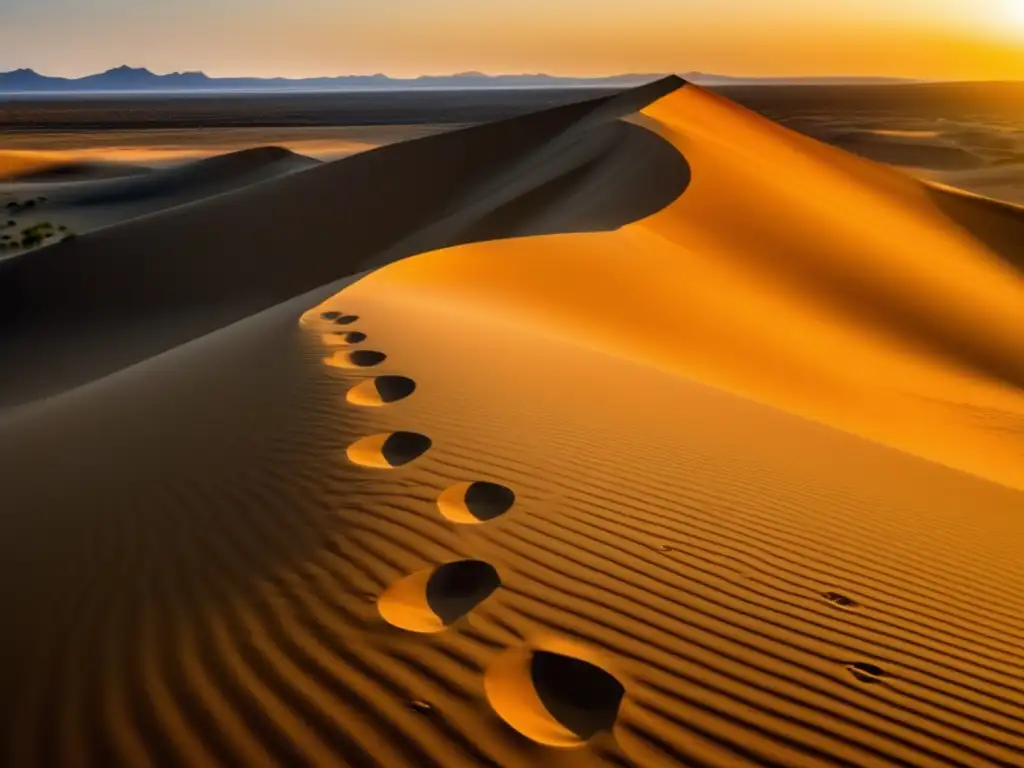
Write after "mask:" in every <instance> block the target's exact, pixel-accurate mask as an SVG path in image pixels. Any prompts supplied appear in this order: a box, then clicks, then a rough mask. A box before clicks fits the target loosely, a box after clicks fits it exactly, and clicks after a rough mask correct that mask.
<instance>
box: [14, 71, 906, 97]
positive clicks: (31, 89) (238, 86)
mask: <svg viewBox="0 0 1024 768" xmlns="http://www.w3.org/2000/svg"><path fill="white" fill-rule="evenodd" d="M659 77H662V75H661V74H630V75H615V76H612V77H560V76H556V75H485V74H483V73H482V72H461V73H458V74H454V75H423V76H421V77H416V78H408V79H403V78H393V77H388V76H387V75H382V74H376V75H343V76H340V77H311V78H301V79H289V78H284V77H271V78H259V77H210V76H208V75H206V74H205V73H203V72H172V73H170V74H168V75H157V74H154V73H153V72H150V71H149V70H148V69H145V68H136V67H127V66H122V67H116V68H114V69H108V70H107V71H106V72H100V73H98V74H95V75H87V76H86V77H78V78H66V77H49V76H47V75H41V74H39V73H38V72H36V71H35V70H32V69H16V70H14V71H13V72H0V93H54V92H80V93H90V92H105V91H118V92H131V91H135V92H140V91H235V90H245V91H253V90H260V91H265V90H266V91H280V90H305V91H326V90H339V91H341V90H357V89H363V90H365V89H375V90H377V89H394V90H408V89H415V88H502V87H504V88H540V87H573V86H601V87H616V86H622V87H624V88H625V87H629V86H633V85H638V84H640V83H645V82H649V81H651V80H655V79H657V78H659ZM682 77H684V78H685V79H687V80H689V81H691V82H694V83H697V84H699V85H813V84H829V85H852V84H860V85H864V84H890V83H905V82H913V81H909V80H900V79H898V78H879V77H872V78H864V77H802V78H801V77H797V78H793V77H787V78H783V77H775V78H748V77H728V76H725V75H711V74H705V73H703V72H689V73H687V74H684V75H682Z"/></svg>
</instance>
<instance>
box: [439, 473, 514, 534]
mask: <svg viewBox="0 0 1024 768" xmlns="http://www.w3.org/2000/svg"><path fill="white" fill-rule="evenodd" d="M515 501H516V495H515V493H514V492H513V491H512V489H511V488H506V487H505V486H503V485H498V484H497V483H486V482H475V483H459V484H458V485H453V486H452V487H451V488H449V489H448V490H446V491H444V493H442V494H441V496H440V497H439V498H438V500H437V506H438V509H440V510H441V514H442V515H443V516H444V517H445V519H447V520H448V521H449V522H452V523H459V524H462V525H476V524H478V523H486V522H488V521H490V520H494V519H495V518H497V517H501V516H502V515H503V514H505V513H506V512H508V511H509V510H510V509H511V508H512V505H513V504H515Z"/></svg>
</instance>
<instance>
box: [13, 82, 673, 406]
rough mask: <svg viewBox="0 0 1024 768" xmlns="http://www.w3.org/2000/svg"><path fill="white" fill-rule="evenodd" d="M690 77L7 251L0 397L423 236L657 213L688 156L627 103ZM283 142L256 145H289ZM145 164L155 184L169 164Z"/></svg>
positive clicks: (280, 298) (345, 271) (378, 257)
mask: <svg viewBox="0 0 1024 768" xmlns="http://www.w3.org/2000/svg"><path fill="white" fill-rule="evenodd" d="M684 85H685V84H684V83H683V81H682V80H680V79H678V78H665V79H663V80H660V81H656V82H653V83H651V84H649V85H646V86H642V87H640V88H636V89H632V90H627V91H624V92H621V93H618V94H614V95H611V96H603V97H600V98H596V99H589V100H585V101H580V102H577V103H573V104H568V105H564V106H559V107H554V108H552V109H547V110H543V111H540V112H534V113H531V114H527V115H522V116H518V117H513V118H510V119H506V120H501V121H497V122H494V123H488V124H484V125H479V126H474V127H470V128H465V129H461V130H456V131H451V132H447V133H441V134H436V135H432V136H427V137H423V138H419V139H414V140H411V141H407V142H402V143H399V144H393V145H389V146H385V147H380V148H378V149H375V150H372V151H368V152H364V153H361V154H357V155H354V156H351V157H348V158H345V159H343V160H339V161H336V162H332V163H325V164H320V165H314V166H311V167H308V168H305V169H302V170H298V171H297V172H292V173H286V174H283V175H280V176H277V177H275V178H272V179H270V180H263V181H261V183H254V184H250V185H247V186H245V187H243V188H240V189H234V190H232V191H227V192H225V193H224V194H219V195H215V196H211V197H208V198H206V199H203V200H201V201H199V202H196V203H192V204H189V205H181V206H176V207H171V208H166V209H164V210H160V211H159V212H156V213H152V214H150V215H148V216H144V217H141V218H135V219H131V220H129V221H125V222H123V223H121V224H117V225H115V226H111V227H107V228H104V229H99V230H95V231H93V232H89V233H87V234H85V235H82V236H80V237H77V238H75V239H73V240H69V241H66V242H62V243H58V244H55V245H53V246H50V247H45V248H42V249H39V250H37V251H34V252H32V253H31V254H28V256H29V257H27V258H26V257H24V256H15V257H11V258H7V259H4V260H3V261H0V356H3V357H4V358H5V359H13V360H17V361H18V365H17V366H16V367H15V368H14V373H12V374H11V375H10V376H5V377H3V380H2V381H0V407H3V406H7V405H16V404H18V403H24V402H30V401H32V400H36V399H40V398H43V397H46V396H49V395H53V394H56V393H59V392H62V391H66V390H67V389H70V388H72V387H75V386H78V385H81V384H84V383H87V382H89V381H93V380H95V379H98V378H101V377H103V376H106V375H109V374H110V373H112V372H114V371H117V370H120V369H123V368H125V367H127V366H130V365H132V364H134V363H137V362H139V361H141V360H144V359H147V358H149V357H153V356H154V355H157V354H160V353H162V352H165V351H167V350H168V349H171V348H173V347H175V346H178V345H180V344H183V343H185V342H187V341H190V340H192V339H195V338H198V337H199V336H203V335H206V334H208V333H210V332H212V331H214V330H217V329H218V328H222V327H224V326H227V325H230V324H232V323H234V322H236V321H238V320H240V319H242V318H243V317H247V316H250V315H253V314H255V313H258V312H260V311H262V310H265V309H267V308H269V307H271V306H273V305H275V304H279V303H281V302H284V301H286V300H288V299H290V298H293V297H295V296H298V295H301V294H304V293H307V292H309V291H312V290H314V289H317V288H319V287H321V286H325V285H328V284H330V283H331V282H333V281H336V280H340V279H342V278H345V277H348V276H351V275H356V274H359V273H361V272H365V271H366V270H368V269H372V268H376V267H380V266H383V265H385V264H387V263H391V262H394V261H397V260H399V259H402V258H406V257H408V256H413V255H415V254H418V253H423V252H427V251H432V250H436V249H440V248H445V247H449V246H453V245H459V244H464V243H469V242H476V241H480V240H493V239H501V238H508V237H517V236H522V235H524V234H541V233H544V234H551V233H560V232H561V233H572V232H582V231H594V230H607V229H614V228H616V227H619V226H622V225H624V224H626V223H629V221H632V220H636V219H639V218H642V217H644V216H647V215H650V214H652V213H655V212H656V211H658V210H660V209H662V208H663V207H665V206H666V205H668V204H669V203H671V202H672V201H673V200H674V199H676V198H677V197H678V196H679V195H681V194H683V193H684V191H685V189H686V187H687V185H688V183H689V179H690V171H689V166H688V164H687V162H686V160H685V159H684V158H683V157H682V155H680V153H679V152H678V151H677V150H675V149H674V148H673V147H672V146H671V145H670V144H669V143H668V142H666V141H665V140H663V139H661V138H660V137H659V136H657V135H656V134H654V133H653V132H649V131H647V130H646V129H643V128H640V127H637V126H635V125H631V124H626V123H624V122H623V121H622V120H621V118H624V117H628V116H631V115H633V114H634V113H635V112H636V111H637V110H639V109H642V108H644V107H645V106H647V105H648V104H650V103H651V102H653V101H655V100H657V99H658V98H660V97H662V96H665V95H667V94H668V93H670V92H672V91H674V90H676V89H678V88H680V87H682V86H684ZM280 154H281V153H280V152H276V151H272V150H267V151H265V152H263V153H258V154H257V156H256V158H257V159H263V160H270V161H275V162H276V161H278V160H281V159H283V160H285V161H287V160H288V158H287V157H284V158H280V157H279V155H280ZM264 156H265V157H264ZM240 161H245V162H252V161H253V156H251V155H237V154H236V155H235V156H234V157H233V158H229V159H228V160H225V161H224V163H220V164H217V163H213V162H212V161H210V162H207V163H205V164H203V165H202V166H199V167H200V168H201V169H202V170H203V173H202V175H203V178H204V179H205V178H206V177H207V176H209V175H210V174H211V173H224V174H225V175H231V174H232V173H233V172H234V171H235V168H234V165H233V164H236V163H239V162H240ZM194 171H195V169H194V168H193V169H192V170H191V171H189V173H192V172H194ZM182 173H183V174H184V173H185V172H184V171H182ZM150 176H152V178H150ZM150 176H147V177H146V179H145V183H146V184H149V183H157V181H158V179H159V178H161V174H151V175H150ZM180 180H181V179H180V176H179V177H174V178H173V179H172V182H173V184H178V183H179V182H180ZM128 182H131V185H132V189H134V190H137V189H138V184H141V183H143V182H142V181H140V180H138V179H130V180H127V181H126V182H125V184H126V189H127V184H128ZM161 183H163V182H161ZM166 183H171V182H166ZM131 194H133V195H134V194H137V192H132V193H131ZM340 319H341V317H339V318H336V319H335V321H338V320H340ZM156 329H158V332H154V331H155V330H156ZM69 348H73V349H75V350H78V353H76V354H74V355H67V354H66V351H67V350H68V349H69ZM85 350H93V351H90V352H88V353H87V352H86V351H85Z"/></svg>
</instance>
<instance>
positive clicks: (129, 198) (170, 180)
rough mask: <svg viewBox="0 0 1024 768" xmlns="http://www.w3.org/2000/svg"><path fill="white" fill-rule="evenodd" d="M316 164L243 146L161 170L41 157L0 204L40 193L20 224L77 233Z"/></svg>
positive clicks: (3, 189)
mask: <svg viewBox="0 0 1024 768" xmlns="http://www.w3.org/2000/svg"><path fill="white" fill-rule="evenodd" d="M2 163H3V158H2V157H0V165H2ZM314 165H317V161H315V160H313V159H311V158H308V157H304V156H302V155H297V154H294V153H292V152H289V151H287V150H285V149H281V148H280V147H258V148H255V149H246V150H241V151H239V152H231V153H228V154H225V155H219V156H216V157H209V158H204V159H201V160H195V161H192V162H189V163H184V164H181V165H177V166H171V167H167V168H161V169H153V168H148V167H145V166H137V165H131V164H125V163H103V162H68V163H64V162H62V163H57V164H52V163H49V162H45V161H43V162H41V164H39V165H37V166H36V167H35V169H34V170H33V171H31V172H23V173H21V174H20V175H19V176H18V177H17V179H16V182H15V183H8V184H5V185H0V203H4V202H6V201H8V200H11V201H15V202H17V201H21V200H25V199H33V198H35V199H38V198H39V197H41V198H43V199H44V200H45V203H44V204H41V205H38V206H36V207H35V208H34V209H33V210H32V211H31V212H29V213H22V214H21V215H19V216H18V217H17V222H18V224H19V225H21V226H25V225H31V224H33V223H36V222H39V221H49V222H51V223H54V224H59V225H61V226H66V227H68V228H69V230H70V231H72V232H74V233H75V234H79V235H80V234H84V233H86V232H90V231H92V230H94V229H99V228H102V227H108V226H111V225H113V224H119V223H121V222H125V221H128V220H129V219H134V218H138V217H140V216H145V215H147V214H151V213H154V212H156V211H161V210H164V209H167V208H173V207H176V206H180V205H185V204H187V203H194V202H196V201H198V200H203V199H206V198H208V197H212V196H214V195H219V194H223V193H225V192H230V191H232V190H235V189H241V188H245V187H249V186H251V185H253V184H256V183H258V182H261V181H265V180H267V179H272V178H274V177H277V176H281V175H283V174H286V173H293V172H295V171H298V170H303V169H305V168H310V167H312V166H314Z"/></svg>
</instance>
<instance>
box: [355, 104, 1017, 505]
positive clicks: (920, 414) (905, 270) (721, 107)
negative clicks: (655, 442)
mask: <svg viewBox="0 0 1024 768" xmlns="http://www.w3.org/2000/svg"><path fill="white" fill-rule="evenodd" d="M637 122H638V123H640V124H642V125H644V126H646V127H647V128H648V129H650V130H652V131H655V132H657V133H658V134H659V135H661V136H662V137H663V138H664V139H666V140H667V141H669V142H671V144H672V145H673V146H675V147H676V149H677V150H678V151H679V152H680V153H681V154H683V155H684V156H685V157H686V158H687V162H688V164H689V166H690V167H691V169H692V174H693V179H692V182H691V184H690V185H689V187H688V188H687V191H686V193H685V194H683V195H682V196H681V197H679V198H678V199H677V200H676V201H675V202H674V203H672V204H671V205H669V206H668V207H667V208H665V209H663V210H661V211H659V212H658V213H656V214H654V215H652V216H650V217H648V218H646V219H643V220H640V221H638V222H636V223H634V224H630V225H627V226H624V227H622V228H620V229H618V230H616V231H614V232H610V233H590V234H581V235H564V236H551V237H534V238H529V239H524V240H503V241H494V242H487V243H481V244H477V245H468V246H460V247H458V248H453V249H449V250H445V251H440V252H435V253H430V254H425V255H422V256H419V257H417V258H415V259H409V260H406V261H404V262H401V263H399V264H395V265H393V266H392V267H390V268H388V269H385V270H381V271H379V272H376V273H374V274H373V275H370V276H368V277H367V278H366V279H365V280H363V281H362V282H361V283H359V284H357V285H356V286H355V287H354V288H353V289H352V291H354V292H356V294H358V293H359V292H361V291H367V292H371V293H376V292H380V291H388V290H397V289H399V288H410V289H411V290H412V291H414V292H416V293H417V294H420V293H422V294H426V295H434V296H436V297H437V298H438V300H439V301H445V302H457V303H460V304H461V303H468V304H471V305H473V306H475V307H478V308H479V309H480V311H482V312H493V313H495V314H497V315H500V316H501V317H509V318H516V319H517V322H520V323H523V324H529V325H532V326H533V327H535V328H538V329H543V330H544V332H546V333H553V334H559V335H561V336H563V337H565V338H571V339H573V340H575V341H576V342H578V343H585V344H589V345H591V346H593V347H595V348H599V349H602V350H605V351H608V352H612V353H614V354H619V355H623V356H625V357H628V358H631V359H634V360H638V361H643V362H645V363H649V364H652V365H656V366H658V367H661V368H663V369H666V370H671V371H674V372H677V373H680V374H683V375H685V376H688V377H692V378H695V379H698V380H700V381H704V382H707V383H709V384H713V385H714V386H717V387H721V388H723V389H726V390H728V391H731V392H735V393H738V394H742V395H744V396H747V397H751V398H753V399H756V400H759V401H761V402H765V403H770V404H772V405H774V406H776V407H779V408H782V409H784V410H787V411H790V412H792V413H796V414H799V415H801V416H804V417H807V418H811V419H814V420H817V421H820V422H823V423H826V424H830V425H833V426H836V427H838V428H840V429H843V430H846V431H849V432H852V433H854V434H858V435H862V436H865V437H869V438H871V439H873V440H877V441H879V442H883V443H885V444H888V445H891V446H894V447H897V448H900V449H902V450H906V451H909V452H911V453H915V454H917V455H920V456H924V457H926V458H929V459H932V460H935V461H939V462H942V463H944V464H947V465H948V466H952V467H956V468H959V469H963V470H966V471H969V472H973V473H975V474H978V475H981V476H983V477H986V478H990V479H994V480H998V481H999V482H1003V483H1007V484H1009V485H1013V486H1015V487H1024V335H1022V332H1021V330H1022V329H1024V280H1022V275H1021V272H1020V271H1019V265H1020V253H1021V252H1022V251H1024V215H1022V214H1021V211H1020V209H1017V208H1015V207H1013V206H1009V205H1002V204H999V203H994V202H992V201H989V200H985V199H983V198H976V197H972V196H968V195H962V194H959V193H955V192H949V191H945V190H942V189H940V188H937V187H928V186H925V185H923V184H922V183H921V182H918V181H916V180H914V179H911V178H910V177H907V176H904V175H903V174H901V173H899V172H897V171H894V170H892V169H889V168H886V167H883V166H880V165H876V164H874V163H871V162H870V161H867V160H863V159H861V158H858V157H855V156H853V155H850V154H847V153H845V152H843V151H841V150H838V149H836V148H833V147H829V146H827V145H824V144H820V143H818V142H816V141H814V140H811V139H808V138H806V137H803V136H801V135H799V134H796V133H794V132H791V131H789V130H787V129H785V128H782V127H780V126H778V125H776V124H774V123H772V122H770V121H768V120H766V119H764V118H761V117H759V116H757V115H755V114H753V113H751V112H748V111H747V110H744V109H743V108H741V107H739V106H737V105H735V104H733V103H731V102H729V101H727V100H725V99H724V98H722V97H720V96H716V95H714V94H712V93H710V92H708V91H704V90H702V89H699V88H696V87H688V88H684V89H681V90H678V91H676V92H674V93H672V94H670V95H668V96H666V97H665V98H662V99H660V100H659V101H657V102H655V103H654V104H652V105H651V106H650V107H648V108H646V109H644V110H643V111H642V113H641V115H640V116H639V117H638V118H637Z"/></svg>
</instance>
